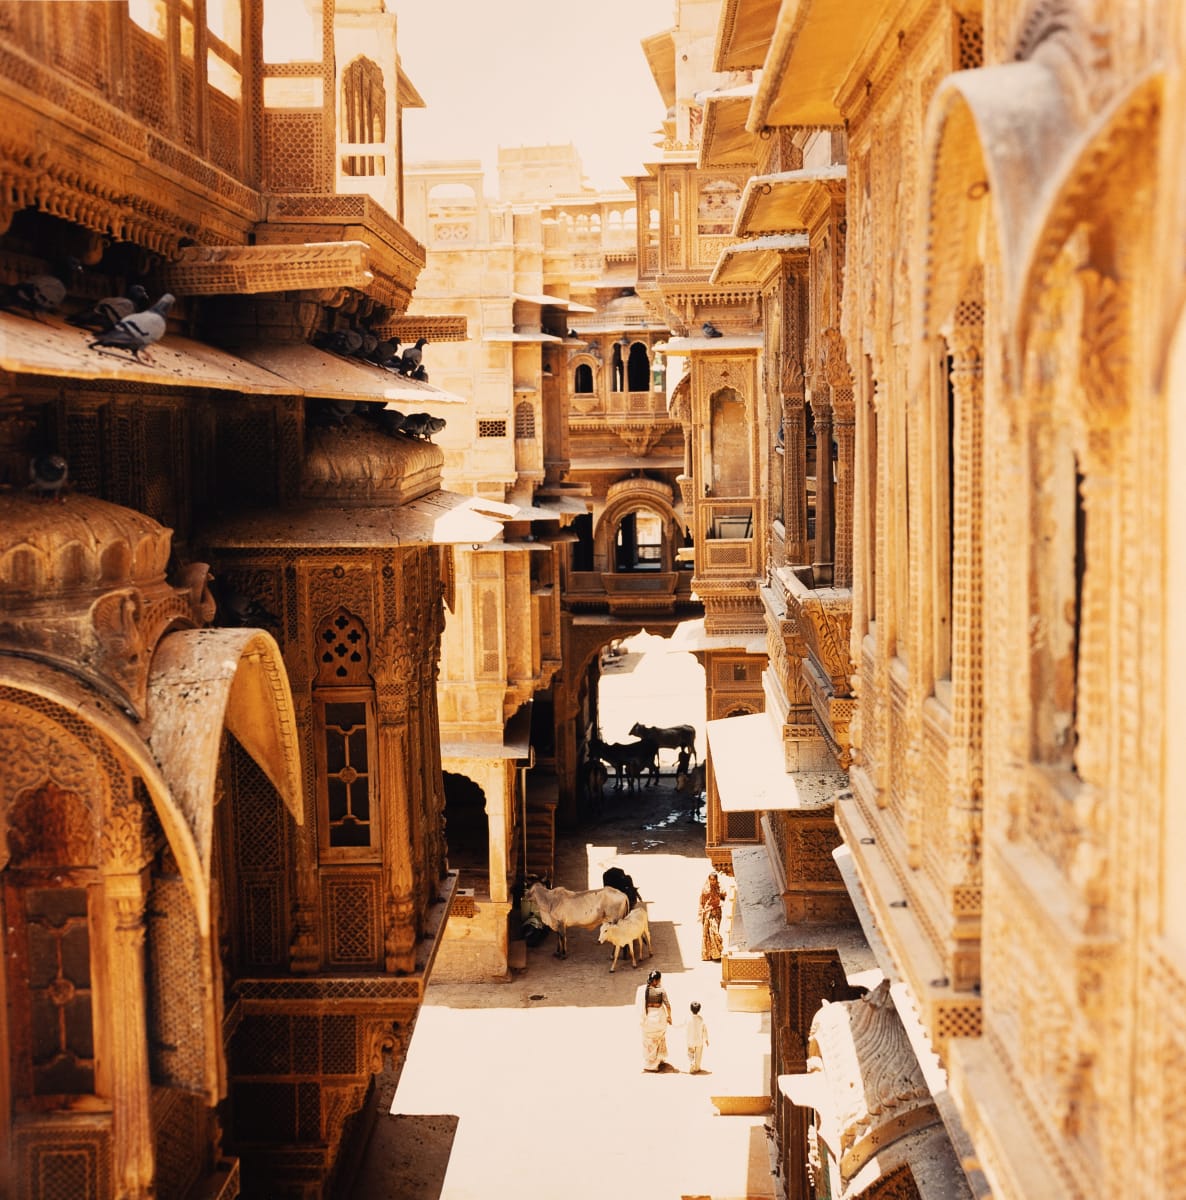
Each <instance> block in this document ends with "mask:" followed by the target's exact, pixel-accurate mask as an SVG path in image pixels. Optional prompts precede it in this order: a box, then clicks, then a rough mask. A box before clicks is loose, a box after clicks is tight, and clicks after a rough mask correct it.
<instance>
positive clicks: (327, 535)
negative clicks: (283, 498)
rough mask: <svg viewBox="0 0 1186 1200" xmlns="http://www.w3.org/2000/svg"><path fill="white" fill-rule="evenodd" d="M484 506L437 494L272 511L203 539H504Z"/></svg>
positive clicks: (247, 542)
mask: <svg viewBox="0 0 1186 1200" xmlns="http://www.w3.org/2000/svg"><path fill="white" fill-rule="evenodd" d="M480 504H481V502H480V501H477V499H476V497H473V496H462V495H458V494H457V493H456V492H447V491H443V490H438V491H434V492H429V493H428V494H427V495H425V496H420V497H419V498H417V499H415V500H410V501H408V502H407V503H406V504H402V505H399V506H374V507H370V506H368V507H360V508H343V507H330V506H328V505H323V504H318V505H310V506H304V507H301V508H293V509H271V510H268V511H266V512H264V513H260V514H252V515H248V516H241V517H234V518H231V519H229V520H227V521H223V522H219V523H218V524H216V525H213V526H211V527H210V528H208V529H203V530H202V541H203V543H205V544H207V545H210V546H215V547H218V548H222V549H229V548H248V547H250V548H253V549H254V548H260V547H273V546H274V547H277V548H279V547H282V546H331V547H332V546H341V547H371V546H407V545H414V544H424V543H430V542H431V543H435V544H437V545H464V544H465V543H467V542H469V543H476V544H479V545H481V544H484V543H486V542H489V541H492V540H494V539H495V538H497V537H500V536H501V534H502V530H503V524H504V521H503V520H500V519H498V518H496V517H492V516H488V515H487V514H486V513H484V512H483V511H482V509H481V507H480Z"/></svg>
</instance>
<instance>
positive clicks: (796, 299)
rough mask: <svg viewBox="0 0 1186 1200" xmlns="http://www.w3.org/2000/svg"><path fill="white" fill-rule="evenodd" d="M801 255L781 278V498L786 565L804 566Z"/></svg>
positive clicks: (790, 262) (803, 263)
mask: <svg viewBox="0 0 1186 1200" xmlns="http://www.w3.org/2000/svg"><path fill="white" fill-rule="evenodd" d="M806 268H807V258H806V256H805V255H797V256H796V257H795V258H793V259H788V260H787V262H786V266H785V275H784V277H783V305H782V311H783V341H782V345H783V351H782V365H781V377H780V379H779V389H780V391H781V393H782V423H783V494H784V496H785V502H784V524H785V526H786V556H787V561H788V562H790V563H795V564H799V565H802V564H804V563H806V562H807V410H806V396H805V393H804V378H803V331H804V320H803V309H804V305H803V286H804V276H805V271H806Z"/></svg>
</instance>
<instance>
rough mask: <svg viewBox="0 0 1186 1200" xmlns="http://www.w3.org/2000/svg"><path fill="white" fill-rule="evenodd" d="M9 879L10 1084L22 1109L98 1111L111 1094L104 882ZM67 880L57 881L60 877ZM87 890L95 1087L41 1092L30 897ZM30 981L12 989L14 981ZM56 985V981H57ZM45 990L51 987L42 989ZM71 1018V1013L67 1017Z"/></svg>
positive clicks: (15, 874)
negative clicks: (36, 1050) (37, 1071)
mask: <svg viewBox="0 0 1186 1200" xmlns="http://www.w3.org/2000/svg"><path fill="white" fill-rule="evenodd" d="M4 874H5V878H4V888H3V897H4V913H5V933H4V949H5V956H6V958H7V960H8V968H7V970H6V972H5V974H6V977H7V982H8V984H9V987H8V989H7V991H8V996H7V1009H8V1029H7V1040H8V1048H9V1069H10V1071H11V1077H10V1082H9V1087H10V1096H11V1103H12V1106H13V1109H14V1111H16V1112H39V1111H47V1110H53V1111H60V1110H63V1109H67V1110H70V1109H75V1110H81V1109H86V1110H89V1109H93V1108H94V1107H95V1104H96V1100H97V1099H99V1098H100V1097H103V1096H106V1095H107V1094H108V1083H107V1080H106V1075H107V1072H106V1069H105V1067H104V1065H103V1064H104V1063H105V1062H107V1061H108V1060H109V1058H110V1052H109V1048H108V1047H106V1046H105V1038H104V1023H103V1020H102V1013H103V992H104V983H105V981H104V979H103V963H104V958H105V956H104V949H103V947H104V938H103V923H102V920H101V916H102V908H103V900H102V892H103V887H102V884H101V883H99V882H97V881H95V880H94V879H88V878H80V877H79V876H80V874H86V875H89V874H90V873H89V872H85V873H80V872H78V871H71V872H68V873H67V872H63V871H62V870H60V869H59V870H55V871H53V872H52V873H51V872H49V871H18V870H9V871H6V872H5V873H4ZM59 879H60V880H61V882H57V880H59ZM64 890H73V891H81V892H82V893H83V894H84V896H85V901H86V933H87V938H86V940H87V946H86V953H87V968H88V971H89V981H90V987H89V989H88V990H89V992H90V1025H91V1029H90V1035H91V1055H92V1057H91V1060H90V1061H91V1063H92V1077H91V1087H90V1089H89V1090H87V1091H72V1092H42V1093H40V1094H38V1093H37V1092H36V1091H35V1090H34V1088H35V1084H34V1079H33V1070H34V1068H33V1042H34V1036H35V1033H34V1028H33V1022H34V1017H33V1005H32V996H33V992H34V991H35V990H36V989H34V988H33V987H32V986H31V984H32V980H31V966H30V952H29V925H30V921H29V919H28V906H27V900H28V898H29V897H30V896H31V895H32V894H34V893H36V892H58V891H64ZM17 980H20V981H24V982H23V984H22V985H20V986H16V987H12V986H11V985H12V984H13V982H14V981H17ZM51 986H52V985H51ZM42 990H49V988H47V989H42ZM61 1019H62V1020H65V1016H64V1015H63V1016H62V1017H61Z"/></svg>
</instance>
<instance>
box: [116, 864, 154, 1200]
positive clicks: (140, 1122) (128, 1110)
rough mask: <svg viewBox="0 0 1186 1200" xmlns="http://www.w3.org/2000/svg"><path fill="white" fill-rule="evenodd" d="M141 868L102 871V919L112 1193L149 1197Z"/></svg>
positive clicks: (129, 1198)
mask: <svg viewBox="0 0 1186 1200" xmlns="http://www.w3.org/2000/svg"><path fill="white" fill-rule="evenodd" d="M146 898H147V886H146V879H145V876H144V872H143V871H136V872H128V873H124V872H120V873H116V874H106V873H105V874H104V876H103V919H104V925H105V926H106V941H107V955H106V961H107V966H108V976H107V979H106V981H105V982H106V991H107V1002H106V1005H105V1007H106V1009H107V1011H108V1013H110V1014H111V1016H110V1024H109V1031H110V1039H111V1054H110V1079H111V1098H112V1106H113V1107H112V1129H113V1134H114V1137H113V1139H112V1140H113V1143H114V1148H113V1164H112V1168H113V1173H114V1176H115V1179H114V1187H113V1194H114V1195H115V1196H116V1197H118V1198H119V1200H148V1198H149V1197H151V1196H152V1195H153V1194H154V1193H153V1177H154V1175H155V1167H154V1161H153V1138H152V1112H151V1107H150V1097H151V1092H152V1087H151V1084H150V1082H149V1074H148V1041H147V1039H146V1038H145V1030H146V1029H147V1028H148V1015H147V1007H146V1002H145V994H144V986H145V985H144V979H145V975H144V938H145V927H144V905H145V900H146Z"/></svg>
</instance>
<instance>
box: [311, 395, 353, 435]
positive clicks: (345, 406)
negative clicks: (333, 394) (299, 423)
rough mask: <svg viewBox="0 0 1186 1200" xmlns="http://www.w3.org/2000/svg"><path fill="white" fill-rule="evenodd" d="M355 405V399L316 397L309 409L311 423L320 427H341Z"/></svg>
mask: <svg viewBox="0 0 1186 1200" xmlns="http://www.w3.org/2000/svg"><path fill="white" fill-rule="evenodd" d="M354 407H355V401H353V400H323V399H320V398H319V399H315V400H314V401H313V402H312V404H310V406H309V408H308V410H307V414H308V419H309V424H310V425H312V426H314V427H316V428H318V429H341V428H342V427H343V426H344V425H345V424H346V418H347V417H348V416H349V415H350V414H351V413H352V412H353V411H354Z"/></svg>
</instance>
